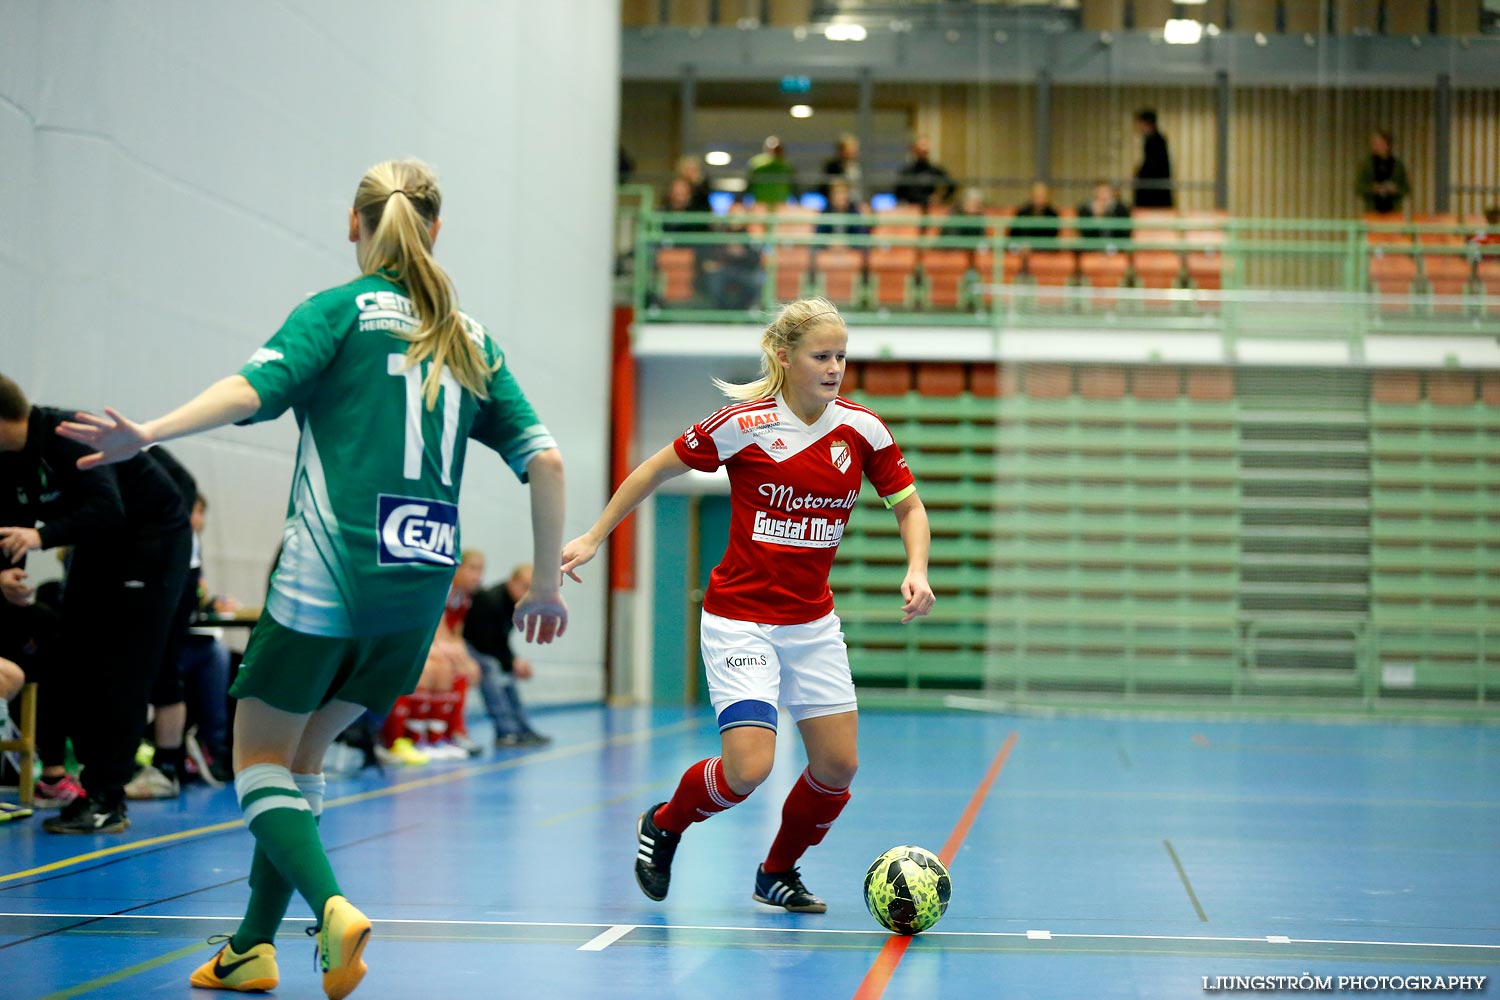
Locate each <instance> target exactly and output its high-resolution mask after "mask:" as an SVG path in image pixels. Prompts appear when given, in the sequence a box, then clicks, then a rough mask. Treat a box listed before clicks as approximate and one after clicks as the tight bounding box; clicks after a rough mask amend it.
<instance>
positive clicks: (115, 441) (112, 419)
mask: <svg viewBox="0 0 1500 1000" xmlns="http://www.w3.org/2000/svg"><path fill="white" fill-rule="evenodd" d="M104 412H105V414H106V416H103V417H99V416H95V415H94V414H92V413H80V414H78V415H77V417H76V419H74V420H68V421H64V422H63V423H62V424H60V425H59V426H58V428H57V433H59V434H61V435H62V436H63V437H65V438H67V439H68V440H70V441H77V442H78V443H79V444H85V445H88V446H89V447H91V448H97V449H99V450H98V451H96V452H94V453H93V454H92V455H85V456H83V457H82V458H80V459H79V460H78V467H79V468H80V469H92V468H94V467H95V466H99V465H112V464H113V463H115V462H123V461H125V460H126V459H128V458H134V457H135V456H136V455H138V454H139V453H140V451H141V449H142V448H144V447H146V445H148V444H150V443H151V441H150V439H149V438H148V437H147V436H146V431H145V428H143V427H142V426H141V425H140V424H138V423H135V422H134V421H131V420H127V419H126V418H125V417H124V416H122V415H121V414H120V413H119V412H117V411H115V410H111V409H110V408H109V407H105V408H104Z"/></svg>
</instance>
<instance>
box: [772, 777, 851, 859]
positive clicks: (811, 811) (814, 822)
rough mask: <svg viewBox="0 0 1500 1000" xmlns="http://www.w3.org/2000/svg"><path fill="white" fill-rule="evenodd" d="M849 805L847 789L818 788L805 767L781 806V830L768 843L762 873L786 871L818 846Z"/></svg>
mask: <svg viewBox="0 0 1500 1000" xmlns="http://www.w3.org/2000/svg"><path fill="white" fill-rule="evenodd" d="M848 802H849V789H847V788H829V787H827V786H826V785H820V784H818V782H817V779H815V778H814V777H813V776H812V774H810V773H809V772H808V771H807V770H806V769H805V768H804V769H803V771H802V777H800V778H798V779H797V783H796V784H795V785H793V786H792V790H791V791H790V792H789V793H787V797H786V804H785V805H783V806H782V807H781V829H780V830H778V831H776V839H775V840H774V841H772V842H771V852H770V853H769V854H767V855H766V863H765V870H766V871H768V872H784V871H789V870H790V869H791V867H792V866H793V865H795V864H796V863H797V859H798V858H800V857H802V855H803V854H804V853H805V852H806V851H807V849H808V848H809V847H811V846H812V845H814V844H821V843H822V842H823V838H824V837H825V836H826V835H827V833H828V828H829V827H830V826H832V825H833V821H834V820H836V819H838V816H839V813H841V812H843V811H844V806H845V805H846V804H847V803H848Z"/></svg>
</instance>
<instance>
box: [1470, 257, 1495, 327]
mask: <svg viewBox="0 0 1500 1000" xmlns="http://www.w3.org/2000/svg"><path fill="white" fill-rule="evenodd" d="M1474 272H1475V274H1476V275H1477V276H1478V278H1479V287H1480V288H1481V289H1483V290H1484V302H1485V307H1486V308H1487V309H1488V310H1489V311H1490V312H1492V313H1500V257H1481V258H1480V260H1479V263H1478V265H1476V266H1475V268H1474Z"/></svg>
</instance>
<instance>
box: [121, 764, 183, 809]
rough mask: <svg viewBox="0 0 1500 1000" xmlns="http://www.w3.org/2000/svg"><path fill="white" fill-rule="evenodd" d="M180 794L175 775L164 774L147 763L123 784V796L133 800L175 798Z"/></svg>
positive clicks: (180, 786) (180, 787) (179, 785)
mask: <svg viewBox="0 0 1500 1000" xmlns="http://www.w3.org/2000/svg"><path fill="white" fill-rule="evenodd" d="M181 794H182V785H181V783H180V782H178V780H177V778H176V777H175V776H173V775H170V774H164V773H162V772H161V771H159V770H157V769H156V768H155V767H152V766H151V765H149V764H148V765H146V766H145V767H143V768H141V769H140V771H139V772H138V773H137V774H136V776H135V777H134V778H131V779H130V782H129V783H128V784H127V785H126V786H125V797H126V798H127V799H130V800H132V801H135V802H140V801H143V800H150V799H175V798H177V797H178V796H179V795H181Z"/></svg>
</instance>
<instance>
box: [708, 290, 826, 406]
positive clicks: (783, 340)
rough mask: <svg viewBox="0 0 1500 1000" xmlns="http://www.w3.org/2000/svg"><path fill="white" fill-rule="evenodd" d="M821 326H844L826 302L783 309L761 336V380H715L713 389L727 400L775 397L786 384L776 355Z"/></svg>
mask: <svg viewBox="0 0 1500 1000" xmlns="http://www.w3.org/2000/svg"><path fill="white" fill-rule="evenodd" d="M824 323H837V324H838V325H839V326H843V325H844V318H843V317H842V316H840V315H839V308H838V306H836V305H834V304H833V303H832V302H829V301H828V300H827V299H799V300H798V301H796V302H793V303H791V304H789V305H787V306H784V307H782V310H781V312H779V313H777V314H776V318H775V319H774V320H772V321H771V325H770V326H768V327H766V330H765V332H764V333H762V334H761V336H760V378H758V379H756V380H755V381H753V382H725V381H724V380H723V379H717V378H716V379H714V380H713V381H714V387H715V388H717V389H718V390H719V391H720V392H722V393H723V394H724V395H726V396H728V397H729V398H730V399H738V400H751V399H764V398H765V397H767V396H774V395H776V394H777V393H778V392H780V391H781V388H782V386H784V385H785V384H786V369H785V368H782V367H781V359H780V358H779V357H777V352H778V351H781V350H786V351H788V352H790V351H791V350H792V349H794V348H795V347H796V346H797V345H798V344H800V343H801V342H802V338H803V336H805V335H806V334H807V332H808V331H809V330H812V329H815V328H817V327H820V326H822V325H823V324H824Z"/></svg>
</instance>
